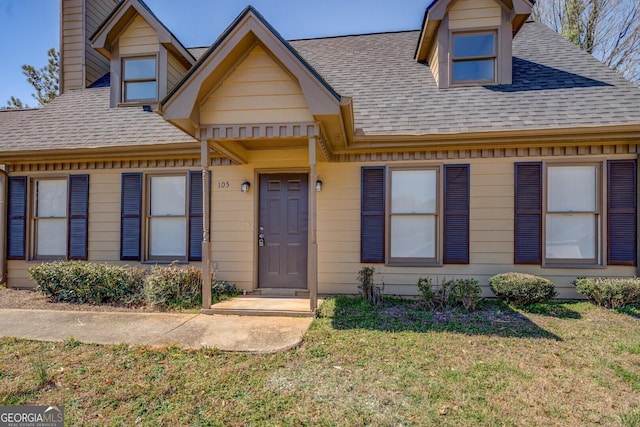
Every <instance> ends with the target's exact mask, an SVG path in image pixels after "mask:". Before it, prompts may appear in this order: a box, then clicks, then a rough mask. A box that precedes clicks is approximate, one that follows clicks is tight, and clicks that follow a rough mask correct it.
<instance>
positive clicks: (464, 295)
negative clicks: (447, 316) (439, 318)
mask: <svg viewBox="0 0 640 427" xmlns="http://www.w3.org/2000/svg"><path fill="white" fill-rule="evenodd" d="M418 289H419V290H420V293H421V294H422V297H423V298H424V300H425V302H426V303H427V305H428V306H429V307H431V308H436V309H443V308H452V307H464V308H465V309H467V310H468V311H472V310H475V309H476V308H477V306H478V303H479V302H480V301H481V299H482V298H481V297H480V295H481V293H482V290H481V289H480V282H478V280H476V279H443V281H442V283H441V284H440V286H439V287H437V288H435V289H434V287H433V286H432V281H431V278H430V277H421V278H419V279H418Z"/></svg>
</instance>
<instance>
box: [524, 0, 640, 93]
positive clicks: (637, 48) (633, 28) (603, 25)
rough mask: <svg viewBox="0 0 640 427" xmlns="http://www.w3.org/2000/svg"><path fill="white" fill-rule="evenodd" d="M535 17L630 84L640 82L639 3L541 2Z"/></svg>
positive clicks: (616, 0) (606, 0) (634, 0)
mask: <svg viewBox="0 0 640 427" xmlns="http://www.w3.org/2000/svg"><path fill="white" fill-rule="evenodd" d="M533 17H534V19H535V20H536V21H538V22H541V23H543V24H545V25H546V26H548V27H550V28H552V29H554V30H555V31H557V32H558V33H560V34H562V35H563V36H564V37H565V38H566V39H567V40H569V41H571V42H572V43H574V44H575V45H577V46H579V47H581V48H582V49H584V50H585V51H586V52H588V53H590V54H592V55H593V56H594V57H596V58H597V59H599V60H600V61H602V62H603V63H605V64H606V65H608V66H609V67H611V68H612V69H614V70H616V71H617V72H619V73H620V74H622V75H623V76H624V77H625V78H627V79H628V80H630V81H632V82H640V2H639V1H638V0H538V1H537V2H536V4H535V6H534V9H533Z"/></svg>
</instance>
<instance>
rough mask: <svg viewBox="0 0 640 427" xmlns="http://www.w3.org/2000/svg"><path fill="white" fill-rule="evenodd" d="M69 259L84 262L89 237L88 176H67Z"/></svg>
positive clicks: (86, 255)
mask: <svg viewBox="0 0 640 427" xmlns="http://www.w3.org/2000/svg"><path fill="white" fill-rule="evenodd" d="M68 232H69V248H68V251H69V259H80V260H86V259H87V258H88V254H87V245H88V237H89V175H71V176H69V231H68Z"/></svg>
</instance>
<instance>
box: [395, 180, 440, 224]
mask: <svg viewBox="0 0 640 427" xmlns="http://www.w3.org/2000/svg"><path fill="white" fill-rule="evenodd" d="M436 180H437V178H436V171H435V170H416V171H393V172H391V212H392V213H435V211H436Z"/></svg>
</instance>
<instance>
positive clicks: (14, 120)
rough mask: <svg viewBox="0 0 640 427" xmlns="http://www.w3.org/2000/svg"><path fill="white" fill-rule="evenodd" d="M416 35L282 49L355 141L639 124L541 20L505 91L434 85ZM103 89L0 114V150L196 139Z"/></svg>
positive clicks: (517, 43) (592, 66)
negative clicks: (328, 100) (328, 99)
mask: <svg viewBox="0 0 640 427" xmlns="http://www.w3.org/2000/svg"><path fill="white" fill-rule="evenodd" d="M418 37H419V31H407V32H398V33H381V34H369V35H356V36H344V37H332V38H322V39H309V40H296V41H292V42H290V44H291V45H292V46H293V47H294V48H295V49H296V50H297V51H298V52H299V54H300V55H301V56H302V57H303V58H305V60H306V61H307V62H308V63H309V64H310V65H311V66H312V67H313V68H314V69H315V70H316V71H317V72H319V73H320V75H321V76H322V77H323V78H324V79H325V80H326V81H327V82H328V83H329V84H330V85H331V86H332V87H333V89H335V90H336V91H337V92H338V93H339V94H341V95H343V96H350V97H352V98H353V110H354V116H355V128H356V132H357V133H358V134H360V135H361V134H363V133H364V134H365V135H402V134H406V135H420V134H431V135H444V134H449V133H460V132H482V131H495V130H527V129H551V128H575V127H583V126H585V127H586V126H608V125H626V124H640V89H638V87H637V86H635V85H633V84H631V83H629V82H627V81H626V80H624V79H623V78H622V77H621V76H619V75H618V74H617V73H615V72H613V71H612V70H610V69H609V68H607V67H606V66H605V65H603V64H602V63H600V62H599V61H597V60H596V59H594V58H593V57H592V56H591V55H589V54H587V53H585V52H583V51H581V50H580V49H578V48H577V47H575V46H574V45H572V44H571V43H569V42H568V41H566V40H564V39H563V38H562V37H560V36H559V35H558V34H556V33H555V32H553V31H552V30H550V29H548V28H546V27H544V26H542V25H540V24H537V23H527V24H525V26H524V27H523V28H522V30H521V31H520V33H519V34H518V35H517V36H516V38H515V40H514V45H513V84H511V85H499V86H470V87H453V88H449V89H438V88H437V86H436V82H435V80H434V78H433V75H432V74H431V71H430V69H429V67H428V66H427V65H425V64H421V63H417V62H416V61H415V60H414V58H413V55H414V52H415V46H416V43H417V41H418ZM200 51H203V48H198V49H194V50H192V52H194V54H195V55H196V56H197V54H198V53H201V52H200ZM108 84H109V83H108V78H104V79H101V80H100V84H96V85H94V86H95V87H92V88H90V89H85V90H75V91H69V92H68V93H65V94H64V95H62V96H60V97H58V98H57V99H55V100H54V101H53V102H51V103H50V104H48V105H46V106H45V107H43V108H41V109H39V110H24V111H1V112H0V147H2V151H3V152H11V151H21V150H46V149H76V148H80V147H82V148H91V147H127V146H140V145H152V144H167V143H178V142H185V143H192V142H196V141H195V140H194V139H193V138H192V137H191V136H189V135H187V134H186V133H184V132H182V131H181V130H179V129H177V128H175V127H174V126H172V125H171V124H169V123H168V122H166V121H164V120H163V119H162V117H161V116H159V115H158V114H156V113H148V112H144V111H143V110H142V108H141V107H122V108H110V107H109V87H108Z"/></svg>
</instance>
